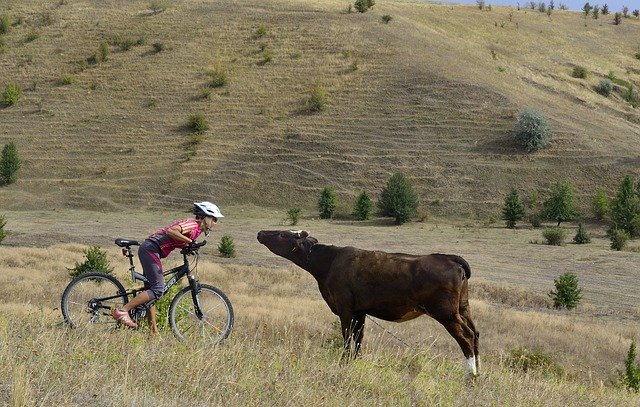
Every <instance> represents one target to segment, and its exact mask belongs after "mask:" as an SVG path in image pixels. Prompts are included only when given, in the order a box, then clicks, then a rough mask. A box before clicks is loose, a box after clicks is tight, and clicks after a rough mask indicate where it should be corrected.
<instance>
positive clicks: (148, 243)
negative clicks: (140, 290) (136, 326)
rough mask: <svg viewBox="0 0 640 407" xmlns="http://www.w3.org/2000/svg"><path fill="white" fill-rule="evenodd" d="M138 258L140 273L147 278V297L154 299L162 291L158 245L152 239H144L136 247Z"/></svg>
mask: <svg viewBox="0 0 640 407" xmlns="http://www.w3.org/2000/svg"><path fill="white" fill-rule="evenodd" d="M138 258H139V259H140V263H142V273H143V274H144V276H145V277H146V278H147V280H149V285H148V287H147V289H148V292H149V298H150V299H151V300H155V299H157V298H158V297H160V296H161V295H162V293H163V292H164V279H163V278H162V263H160V247H159V246H158V245H157V244H156V243H155V242H154V241H152V240H149V239H147V240H145V241H144V242H142V244H141V245H140V248H139V249H138Z"/></svg>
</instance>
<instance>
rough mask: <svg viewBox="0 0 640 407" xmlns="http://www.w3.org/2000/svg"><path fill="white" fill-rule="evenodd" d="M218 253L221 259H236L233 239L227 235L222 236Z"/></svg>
mask: <svg viewBox="0 0 640 407" xmlns="http://www.w3.org/2000/svg"><path fill="white" fill-rule="evenodd" d="M218 252H219V253H220V255H221V256H222V257H226V258H233V257H236V247H235V244H234V243H233V238H232V237H231V236H229V235H223V236H222V238H221V239H220V243H219V244H218Z"/></svg>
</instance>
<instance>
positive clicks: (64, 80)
mask: <svg viewBox="0 0 640 407" xmlns="http://www.w3.org/2000/svg"><path fill="white" fill-rule="evenodd" d="M73 82H75V78H74V77H73V75H70V74H64V75H62V77H61V78H60V83H61V84H62V85H71V84H72V83H73Z"/></svg>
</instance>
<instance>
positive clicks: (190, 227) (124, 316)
mask: <svg viewBox="0 0 640 407" xmlns="http://www.w3.org/2000/svg"><path fill="white" fill-rule="evenodd" d="M193 214H194V215H195V219H184V220H177V221H175V222H173V223H172V224H170V225H169V226H167V227H164V228H162V229H160V230H159V231H157V232H156V233H154V234H152V235H150V236H149V237H148V238H147V239H145V241H144V242H143V243H142V244H141V245H140V248H139V249H138V257H139V259H140V263H142V269H143V273H144V275H145V277H147V279H148V280H149V284H148V286H147V287H146V288H147V289H146V290H145V291H143V292H142V293H140V294H139V295H137V296H136V297H135V298H133V299H132V300H131V301H130V302H128V303H126V304H125V305H124V307H122V308H121V309H116V310H114V311H113V312H112V313H111V316H112V317H113V318H115V319H117V320H118V321H120V322H122V323H123V324H125V325H126V326H129V327H131V328H135V327H136V326H138V324H136V323H135V322H134V321H133V320H132V319H131V317H130V316H129V310H131V309H133V308H135V307H137V306H138V305H142V304H146V303H147V302H149V301H151V300H154V299H156V298H158V297H160V296H161V295H162V293H163V290H164V279H163V276H162V264H161V263H160V259H163V258H165V257H167V256H168V255H169V253H171V251H173V250H174V249H177V248H183V247H186V246H188V245H189V244H191V242H194V241H195V240H196V239H197V238H198V236H200V234H201V233H202V232H204V234H205V236H208V235H209V231H211V230H212V229H213V227H214V226H215V224H216V223H217V222H218V219H220V218H223V217H224V216H222V213H221V212H220V209H218V207H217V206H216V205H214V204H212V203H211V202H207V201H202V202H194V203H193ZM148 321H149V328H150V331H151V334H152V335H157V334H158V326H157V325H156V307H155V306H152V307H151V308H150V309H149V315H148Z"/></svg>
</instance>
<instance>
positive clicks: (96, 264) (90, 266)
mask: <svg viewBox="0 0 640 407" xmlns="http://www.w3.org/2000/svg"><path fill="white" fill-rule="evenodd" d="M84 256H85V257H84V261H83V262H76V264H75V266H74V267H73V268H71V269H69V275H70V276H71V278H75V277H78V276H79V275H81V274H84V273H88V272H90V271H101V272H103V273H107V274H113V267H111V265H110V264H109V260H108V259H107V252H106V251H104V250H102V249H101V248H100V246H91V247H89V248H88V249H85V250H84Z"/></svg>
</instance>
